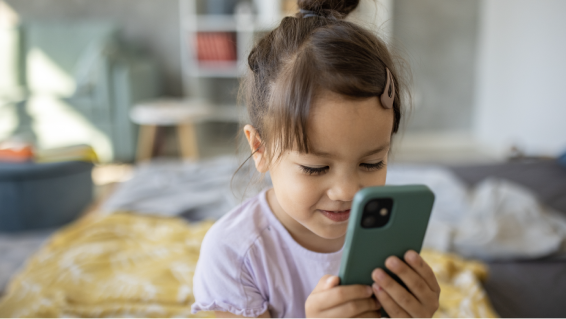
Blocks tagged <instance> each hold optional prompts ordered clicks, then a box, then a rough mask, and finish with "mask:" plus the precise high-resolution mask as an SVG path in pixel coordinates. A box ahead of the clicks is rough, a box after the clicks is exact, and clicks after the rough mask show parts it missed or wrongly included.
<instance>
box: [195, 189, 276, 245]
mask: <svg viewBox="0 0 566 319" xmlns="http://www.w3.org/2000/svg"><path fill="white" fill-rule="evenodd" d="M269 213H270V210H269V206H268V204H267V201H266V200H265V191H264V192H261V193H259V194H258V195H256V196H254V197H252V198H250V199H248V200H246V201H245V202H244V203H242V204H240V205H239V206H238V207H236V208H234V209H232V210H231V211H230V212H228V213H226V215H224V216H223V217H222V218H220V219H219V220H218V221H217V222H216V223H214V225H212V227H211V228H210V230H209V231H208V232H207V234H206V236H205V238H204V241H203V247H205V246H206V247H207V249H208V247H210V248H212V249H214V251H216V252H219V251H223V252H226V253H227V252H228V251H229V252H230V253H233V254H236V255H238V256H243V255H244V254H245V253H246V251H247V250H248V249H249V248H250V247H251V246H252V245H253V244H254V242H255V241H256V240H257V239H258V238H259V237H260V236H261V234H262V232H263V231H265V230H266V229H267V228H268V227H269V218H268V216H267V214H269Z"/></svg>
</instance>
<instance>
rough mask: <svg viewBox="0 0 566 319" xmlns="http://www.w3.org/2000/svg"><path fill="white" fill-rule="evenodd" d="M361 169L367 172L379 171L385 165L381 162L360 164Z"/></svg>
mask: <svg viewBox="0 0 566 319" xmlns="http://www.w3.org/2000/svg"><path fill="white" fill-rule="evenodd" d="M360 166H361V167H363V168H365V169H366V170H367V171H377V170H379V169H382V168H383V167H384V166H385V163H384V162H383V161H380V162H378V163H371V164H370V163H361V164H360Z"/></svg>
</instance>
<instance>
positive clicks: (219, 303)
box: [191, 227, 268, 317]
mask: <svg viewBox="0 0 566 319" xmlns="http://www.w3.org/2000/svg"><path fill="white" fill-rule="evenodd" d="M218 230H219V229H214V227H213V229H211V230H210V231H209V232H208V233H207V235H206V237H205V238H204V241H203V243H202V247H201V253H200V257H199V261H198V263H197V268H196V270H195V276H194V278H193V292H194V296H195V303H194V304H193V305H192V308H191V311H192V313H196V312H198V311H225V312H230V313H233V314H235V315H239V316H245V317H258V316H259V315H261V314H263V313H264V312H265V311H266V310H267V309H268V301H267V297H266V296H264V295H263V294H262V293H261V291H260V289H258V284H257V282H255V281H256V279H255V278H254V276H253V274H252V273H250V269H249V267H248V263H247V262H246V258H247V256H246V253H248V251H245V252H239V251H237V250H236V249H234V248H232V247H231V246H229V245H227V244H226V237H225V236H222V234H220V232H219V231H218ZM236 246H237V245H236Z"/></svg>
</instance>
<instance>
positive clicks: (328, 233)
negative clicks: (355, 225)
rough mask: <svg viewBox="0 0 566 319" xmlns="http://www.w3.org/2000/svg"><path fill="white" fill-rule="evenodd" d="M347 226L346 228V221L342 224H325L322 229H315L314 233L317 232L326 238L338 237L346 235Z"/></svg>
mask: <svg viewBox="0 0 566 319" xmlns="http://www.w3.org/2000/svg"><path fill="white" fill-rule="evenodd" d="M347 228H348V224H347V223H345V224H343V225H332V226H326V227H323V228H322V229H318V231H316V232H315V234H317V235H318V236H319V237H321V238H324V239H328V240H332V239H339V238H342V237H344V236H345V235H346V230H347Z"/></svg>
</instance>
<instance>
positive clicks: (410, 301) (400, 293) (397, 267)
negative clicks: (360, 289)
mask: <svg viewBox="0 0 566 319" xmlns="http://www.w3.org/2000/svg"><path fill="white" fill-rule="evenodd" d="M405 261H406V263H405V262H403V261H402V260H400V259H399V258H397V257H394V256H391V257H389V258H387V260H386V261H385V266H386V267H387V268H388V269H389V270H391V272H393V273H394V274H396V275H397V276H398V277H399V278H400V279H401V280H402V281H403V282H404V283H405V285H407V288H408V289H409V290H410V292H409V291H407V289H405V288H404V287H403V286H401V285H400V284H399V283H398V282H396V281H395V280H394V279H393V278H391V277H390V276H389V275H388V274H387V273H386V272H385V271H383V269H379V268H377V269H376V270H374V271H373V273H372V278H373V280H374V281H375V283H374V284H373V291H374V293H375V296H376V297H377V300H379V302H380V303H381V305H383V309H385V311H387V314H389V315H390V316H391V317H421V318H424V317H432V315H433V314H434V313H435V312H436V310H437V309H438V298H439V295H440V286H438V282H437V281H436V277H435V276H434V273H433V272H432V269H431V268H430V266H429V265H428V264H427V263H426V262H425V261H424V260H423V259H422V258H421V256H419V254H417V253H416V252H415V251H413V250H409V251H408V252H407V253H405Z"/></svg>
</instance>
